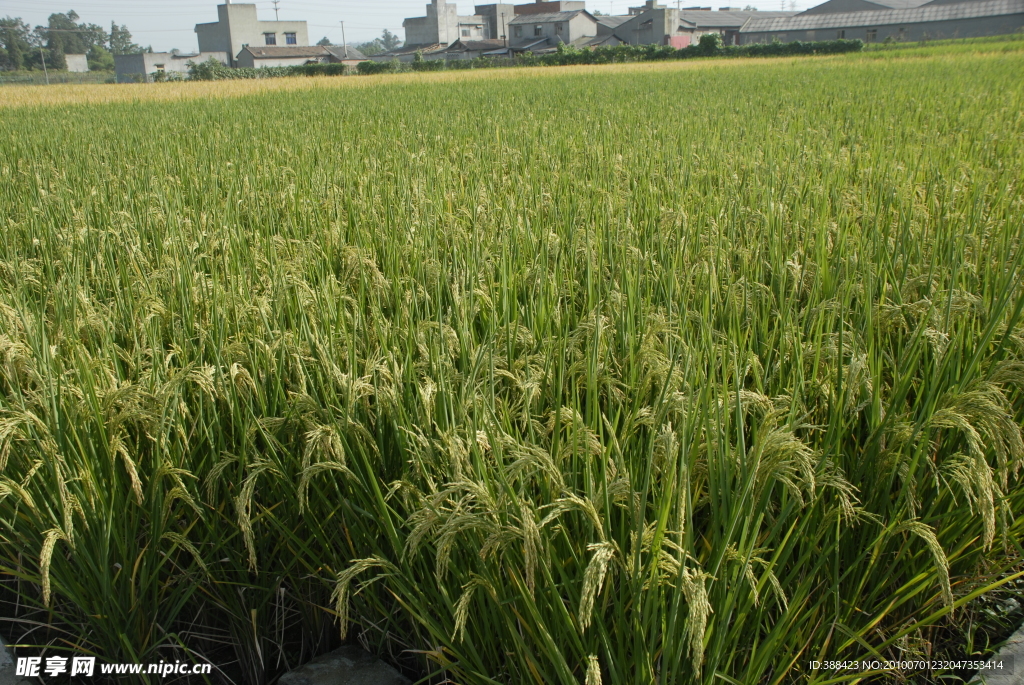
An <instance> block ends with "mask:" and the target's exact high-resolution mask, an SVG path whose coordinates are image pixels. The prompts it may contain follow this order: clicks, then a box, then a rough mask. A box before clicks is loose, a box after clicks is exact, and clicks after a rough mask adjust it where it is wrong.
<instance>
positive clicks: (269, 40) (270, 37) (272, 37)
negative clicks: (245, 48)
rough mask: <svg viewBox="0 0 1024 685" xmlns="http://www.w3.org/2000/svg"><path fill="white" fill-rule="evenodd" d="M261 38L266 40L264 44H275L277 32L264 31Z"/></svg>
mask: <svg viewBox="0 0 1024 685" xmlns="http://www.w3.org/2000/svg"><path fill="white" fill-rule="evenodd" d="M263 40H265V41H266V45H277V34H276V33H264V34H263Z"/></svg>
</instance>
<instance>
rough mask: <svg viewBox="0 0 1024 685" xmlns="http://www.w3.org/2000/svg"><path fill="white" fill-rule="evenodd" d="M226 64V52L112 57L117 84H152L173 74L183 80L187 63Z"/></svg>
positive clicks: (140, 54)
mask: <svg viewBox="0 0 1024 685" xmlns="http://www.w3.org/2000/svg"><path fill="white" fill-rule="evenodd" d="M211 58H212V59H215V60H217V61H218V62H220V63H221V64H224V65H227V64H228V61H229V60H228V53H226V52H200V53H193V54H181V53H177V52H141V53H137V54H134V55H114V75H115V77H116V78H117V82H118V83H141V82H152V81H154V80H156V79H158V78H160V77H161V76H168V75H171V74H174V75H176V76H179V77H181V78H184V77H185V76H186V75H187V74H188V66H189V62H194V63H196V64H199V63H201V62H206V61H208V60H209V59H211Z"/></svg>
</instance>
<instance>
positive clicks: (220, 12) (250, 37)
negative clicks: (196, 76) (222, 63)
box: [196, 0, 309, 67]
mask: <svg viewBox="0 0 1024 685" xmlns="http://www.w3.org/2000/svg"><path fill="white" fill-rule="evenodd" d="M217 16H218V17H219V21H217V22H214V23H209V24H196V35H197V36H198V37H199V52H201V53H206V52H225V53H227V54H228V55H229V56H230V63H229V66H232V67H235V66H238V64H237V60H238V55H239V53H241V52H242V50H243V49H244V48H247V47H253V48H257V47H268V46H269V47H277V46H280V47H293V46H294V47H308V46H309V31H308V29H307V27H306V22H304V21H260V20H259V19H258V18H257V17H256V5H251V4H237V3H232V2H231V0H226V1H225V4H223V5H218V6H217Z"/></svg>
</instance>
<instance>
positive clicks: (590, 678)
mask: <svg viewBox="0 0 1024 685" xmlns="http://www.w3.org/2000/svg"><path fill="white" fill-rule="evenodd" d="M586 685H602V683H601V662H599V661H598V660H597V655H596V654H591V655H590V656H588V657H587V680H586Z"/></svg>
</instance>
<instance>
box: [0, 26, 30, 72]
mask: <svg viewBox="0 0 1024 685" xmlns="http://www.w3.org/2000/svg"><path fill="white" fill-rule="evenodd" d="M31 34H32V29H31V28H29V25H28V24H26V23H25V22H23V21H22V20H21V19H16V18H14V17H4V18H3V19H0V46H2V49H3V52H2V53H0V69H3V70H10V71H13V70H17V69H24V68H25V67H27V66H28V65H27V64H26V60H27V56H28V54H29V53H30V52H31V50H32V43H31V42H30V40H31Z"/></svg>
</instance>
